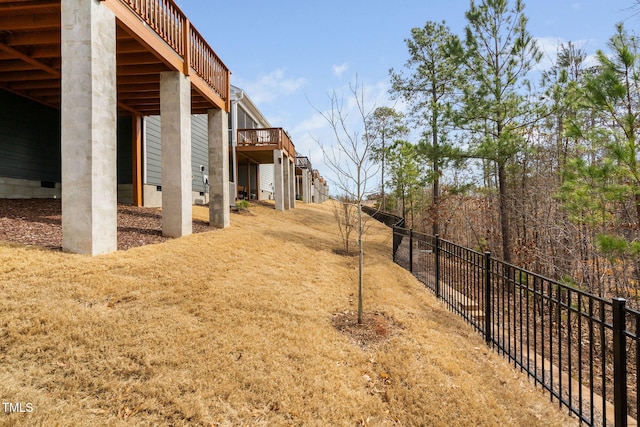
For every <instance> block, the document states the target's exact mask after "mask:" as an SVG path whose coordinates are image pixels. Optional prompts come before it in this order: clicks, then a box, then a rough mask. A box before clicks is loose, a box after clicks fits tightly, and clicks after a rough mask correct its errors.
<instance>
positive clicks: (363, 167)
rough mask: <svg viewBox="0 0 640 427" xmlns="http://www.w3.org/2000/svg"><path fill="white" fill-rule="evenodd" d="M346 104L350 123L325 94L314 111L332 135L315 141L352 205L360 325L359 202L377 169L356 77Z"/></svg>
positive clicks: (337, 100)
mask: <svg viewBox="0 0 640 427" xmlns="http://www.w3.org/2000/svg"><path fill="white" fill-rule="evenodd" d="M348 101H349V102H347V103H346V105H347V106H348V105H351V106H352V109H351V111H354V112H355V115H356V117H355V118H354V119H353V120H351V118H350V117H349V112H350V111H349V110H348V109H347V108H345V99H344V97H343V96H341V95H339V94H337V93H336V92H335V91H334V92H333V93H331V94H330V95H329V103H330V106H329V108H328V109H327V110H326V111H321V110H319V109H317V108H316V111H317V112H318V113H319V114H320V115H321V116H322V117H323V118H324V119H325V120H326V121H327V123H328V124H329V127H330V128H331V131H332V134H333V141H332V144H331V145H327V144H326V143H325V142H323V141H320V140H317V139H316V142H317V143H318V145H319V146H320V148H321V150H322V153H323V156H324V160H325V164H326V165H327V166H328V167H329V168H330V169H331V171H332V172H333V174H334V176H335V182H334V185H335V188H337V190H338V192H339V193H340V194H343V195H344V196H345V197H346V198H348V199H349V200H350V201H351V202H352V203H353V204H354V205H355V206H356V215H357V221H356V227H355V231H356V236H357V239H358V260H359V261H358V323H362V314H363V302H362V299H363V277H364V275H363V267H364V252H363V249H362V236H363V233H364V226H363V219H362V203H363V202H364V201H365V200H366V198H367V197H368V196H369V195H371V194H373V192H374V191H375V190H376V183H377V178H376V174H377V172H378V166H377V164H376V162H374V161H373V158H372V156H371V155H372V151H373V148H374V140H373V135H372V132H370V131H369V129H368V122H369V118H370V117H371V114H372V112H373V111H374V108H371V109H369V108H367V105H366V101H365V88H364V85H362V84H359V82H358V79H357V77H356V81H355V83H354V84H350V85H349V99H348Z"/></svg>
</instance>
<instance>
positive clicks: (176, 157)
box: [160, 71, 192, 237]
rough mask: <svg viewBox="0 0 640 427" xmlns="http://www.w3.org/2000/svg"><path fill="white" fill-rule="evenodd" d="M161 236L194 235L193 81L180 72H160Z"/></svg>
mask: <svg viewBox="0 0 640 427" xmlns="http://www.w3.org/2000/svg"><path fill="white" fill-rule="evenodd" d="M160 118H161V121H160V123H161V124H160V133H161V144H162V234H163V235H164V236H169V237H181V236H185V235H188V234H191V232H192V211H191V197H192V196H191V82H190V81H189V78H188V77H187V76H185V75H184V74H182V73H180V72H178V71H166V72H163V73H160Z"/></svg>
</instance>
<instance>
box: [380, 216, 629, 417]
mask: <svg viewBox="0 0 640 427" xmlns="http://www.w3.org/2000/svg"><path fill="white" fill-rule="evenodd" d="M393 260H394V262H395V263H397V264H399V265H401V266H402V267H404V268H405V269H407V270H409V271H410V272H411V273H413V275H414V276H415V277H416V278H418V279H419V280H420V281H421V282H422V283H424V284H425V285H426V286H427V287H428V288H430V289H431V290H432V291H433V292H434V293H435V294H436V296H437V297H438V298H441V299H443V300H444V302H445V304H446V305H447V306H448V307H449V308H450V309H451V310H452V311H454V312H456V313H458V314H459V315H461V316H462V317H463V318H464V319H465V320H466V321H467V322H468V323H470V324H471V325H472V326H473V327H474V328H475V329H476V330H478V331H479V332H480V333H482V334H483V335H484V337H485V340H486V342H487V345H489V346H490V347H492V348H494V349H495V350H497V351H498V352H499V353H501V354H503V355H504V356H505V357H507V358H508V359H509V361H510V362H511V363H513V365H514V366H516V367H518V368H520V369H521V370H522V371H524V372H526V373H527V375H528V376H529V377H530V378H531V379H532V380H533V381H534V382H535V384H536V385H540V386H541V387H543V388H544V389H546V390H547V391H548V392H549V393H550V395H551V400H552V401H557V402H558V403H559V405H560V406H565V407H566V408H568V409H569V410H570V411H571V412H572V413H573V414H574V415H575V416H577V417H578V418H579V419H580V421H581V422H583V423H585V424H587V425H593V426H606V425H615V426H616V427H619V426H627V425H637V424H636V419H637V416H638V412H640V401H639V399H638V394H637V391H638V388H640V387H639V385H640V381H639V378H638V371H639V358H638V355H639V354H640V340H639V339H638V335H639V333H640V312H638V311H635V310H632V309H631V308H629V307H627V306H626V301H625V300H623V299H613V300H611V301H609V300H604V299H602V298H598V297H596V296H594V295H590V294H588V293H586V292H583V291H581V290H579V289H576V288H573V287H571V286H569V285H567V284H564V283H560V282H557V281H554V280H551V279H548V278H545V277H543V276H540V275H538V274H535V273H532V272H530V271H527V270H524V269H522V268H519V267H516V266H514V265H511V264H507V263H505V262H503V261H501V260H499V259H496V258H493V257H492V256H491V254H490V253H488V252H486V253H480V252H477V251H474V250H471V249H468V248H465V247H462V246H459V245H456V244H454V243H452V242H449V241H446V240H442V239H440V238H439V237H438V236H430V235H426V234H422V233H417V232H414V231H412V230H409V229H406V228H402V227H399V226H394V227H393Z"/></svg>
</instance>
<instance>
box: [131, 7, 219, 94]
mask: <svg viewBox="0 0 640 427" xmlns="http://www.w3.org/2000/svg"><path fill="white" fill-rule="evenodd" d="M120 1H121V2H122V3H124V4H126V5H127V6H129V8H131V10H133V11H134V12H135V13H136V14H137V15H138V16H139V17H140V18H142V20H143V21H144V22H145V23H146V24H147V25H148V26H149V27H150V28H151V29H152V30H153V31H155V33H156V34H158V36H160V38H161V39H162V40H164V41H165V42H166V43H167V44H168V45H169V46H170V47H171V48H172V49H173V50H174V51H175V52H176V53H177V54H178V55H179V56H180V57H181V58H182V59H183V60H184V63H185V64H186V69H185V70H184V72H185V74H188V73H189V68H193V70H194V71H195V72H196V74H197V75H198V76H199V77H201V78H202V79H203V80H204V81H205V82H206V83H207V84H208V85H209V86H210V87H211V88H212V89H213V90H214V92H215V93H216V94H217V95H218V96H220V98H222V99H223V100H224V101H225V103H228V102H229V87H230V82H229V69H228V68H227V67H226V66H225V65H224V63H223V62H222V61H221V60H220V58H219V57H218V55H216V53H215V52H214V51H213V49H212V48H211V47H210V46H209V44H208V43H207V42H206V41H205V39H204V38H203V37H202V36H201V35H200V33H199V32H198V31H197V30H196V29H195V28H194V27H193V26H191V23H190V21H189V20H188V19H187V17H186V15H185V14H184V13H183V12H182V11H181V10H180V8H178V6H177V5H176V4H175V2H174V1H173V0H120Z"/></svg>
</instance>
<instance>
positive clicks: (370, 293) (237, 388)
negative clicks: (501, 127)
mask: <svg viewBox="0 0 640 427" xmlns="http://www.w3.org/2000/svg"><path fill="white" fill-rule="evenodd" d="M250 212H251V214H249V215H247V214H244V215H238V214H233V215H232V217H231V220H232V226H231V227H230V228H228V229H225V230H216V231H210V232H203V233H199V234H195V235H192V236H189V237H185V238H181V239H175V240H169V241H167V242H164V243H160V244H155V245H147V246H143V247H138V248H133V249H129V250H127V251H120V252H117V253H113V254H109V255H104V256H99V257H94V258H91V257H86V256H80V255H73V254H66V253H62V252H60V251H54V250H50V249H41V248H36V247H27V246H21V245H16V244H13V243H2V242H0V278H1V283H0V296H1V297H0V400H1V401H2V402H13V404H14V405H13V406H12V408H14V409H15V408H17V405H16V404H17V403H20V404H21V406H20V407H21V408H23V409H25V410H26V409H29V408H30V409H31V411H30V412H24V413H11V414H8V413H6V412H5V413H3V410H2V409H1V407H0V425H16V426H34V425H42V426H51V425H74V426H100V425H104V426H118V425H174V426H182V425H185V426H186V425H189V426H237V425H259V426H261V425H264V426H274V425H304V426H329V425H332V426H357V425H371V426H382V425H388V426H458V425H459V426H468V425H473V426H503V425H504V426H506V425H514V426H552V425H577V422H576V421H575V420H574V419H569V418H567V417H565V415H564V414H563V413H562V412H561V411H560V410H559V409H558V408H557V405H555V404H552V403H550V402H549V397H548V395H546V394H544V393H543V392H542V391H540V390H539V389H535V388H534V387H533V386H532V385H530V384H529V382H528V381H527V379H526V377H525V376H524V375H523V374H521V373H519V372H517V371H515V370H514V369H513V368H511V367H510V366H509V365H508V363H507V362H506V361H505V360H503V359H502V358H501V357H500V356H498V355H497V354H494V353H493V352H492V351H490V350H488V349H487V348H486V346H485V344H484V342H483V340H482V338H481V337H480V336H479V335H477V334H476V333H475V332H474V331H473V330H472V329H471V328H470V327H468V326H467V325H466V324H464V323H463V322H462V321H461V320H459V319H458V318H456V317H455V316H454V315H453V314H451V313H449V312H448V311H447V310H446V309H445V308H444V306H443V305H442V304H441V303H440V302H438V301H437V300H436V299H435V298H434V297H433V296H432V295H431V294H430V293H429V292H428V291H427V290H425V289H424V288H423V287H422V285H420V284H419V283H418V282H417V281H416V280H415V279H414V278H413V277H412V276H411V275H410V274H409V273H407V272H406V271H404V270H403V269H402V268H400V267H398V266H396V265H394V264H393V263H392V262H391V260H390V258H391V257H390V252H391V241H390V235H391V233H390V232H389V230H388V229H386V228H385V227H384V226H383V225H380V224H378V223H374V222H372V223H371V228H370V231H369V235H368V237H367V242H366V243H365V245H366V246H365V252H366V260H365V262H366V273H365V310H366V311H367V313H368V317H367V318H368V319H372V320H370V323H369V329H367V330H365V331H363V330H358V326H355V325H353V324H352V323H349V322H350V319H351V318H352V316H353V312H354V311H355V309H356V300H355V292H356V283H355V280H356V278H357V271H356V268H357V258H353V257H344V256H340V255H338V254H336V253H335V249H337V248H339V245H340V242H339V240H338V237H337V236H338V235H337V228H336V225H335V224H334V222H333V221H334V220H333V213H332V210H331V206H330V203H325V204H324V205H320V206H318V205H308V206H307V205H302V204H300V203H298V205H297V208H296V209H295V210H291V211H287V212H276V211H274V210H273V207H271V206H263V205H254V206H252V207H251V208H250ZM194 219H195V220H197V221H207V220H208V212H207V210H206V208H199V207H194ZM27 404H29V405H27ZM5 407H6V406H5Z"/></svg>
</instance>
